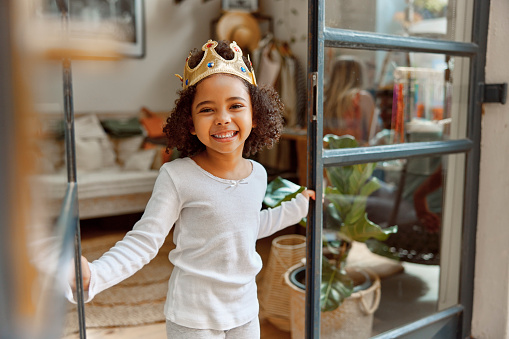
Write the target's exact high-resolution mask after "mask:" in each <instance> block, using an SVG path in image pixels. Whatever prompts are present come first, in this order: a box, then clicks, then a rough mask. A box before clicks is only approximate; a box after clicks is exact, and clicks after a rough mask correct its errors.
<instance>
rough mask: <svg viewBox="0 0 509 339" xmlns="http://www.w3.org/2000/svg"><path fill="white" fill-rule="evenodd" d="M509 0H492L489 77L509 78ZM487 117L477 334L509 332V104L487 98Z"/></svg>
mask: <svg viewBox="0 0 509 339" xmlns="http://www.w3.org/2000/svg"><path fill="white" fill-rule="evenodd" d="M508 14H509V2H508V1H507V0H492V1H491V9H490V24H489V25H490V26H489V34H488V53H487V65H486V83H499V82H508V80H509V63H508V61H507V55H509V45H508V44H507V32H509V20H507V18H508ZM484 108H485V112H484V115H483V118H482V139H481V174H480V187H479V189H480V190H479V218H478V231H477V251H476V253H477V254H476V263H475V282H474V283H475V288H474V312H473V321H472V334H473V336H474V338H483V339H490V338H493V339H500V338H509V328H508V327H509V310H508V307H509V246H508V239H509V222H508V220H509V208H508V205H507V203H508V201H509V175H508V174H509V157H508V156H507V147H508V146H509V104H506V105H501V104H485V105H484Z"/></svg>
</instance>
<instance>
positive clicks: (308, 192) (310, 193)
mask: <svg viewBox="0 0 509 339" xmlns="http://www.w3.org/2000/svg"><path fill="white" fill-rule="evenodd" d="M302 195H303V196H305V197H306V199H308V200H309V198H311V199H313V200H315V198H316V194H315V191H313V190H304V191H302Z"/></svg>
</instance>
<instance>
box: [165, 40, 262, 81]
mask: <svg viewBox="0 0 509 339" xmlns="http://www.w3.org/2000/svg"><path fill="white" fill-rule="evenodd" d="M216 46H217V41H213V40H209V41H207V43H206V44H205V45H203V46H202V48H201V49H202V50H203V51H205V55H203V58H202V59H201V61H200V63H199V64H198V66H196V67H195V68H193V69H191V68H190V67H189V63H188V62H189V57H188V58H187V59H186V66H185V67H184V77H181V76H180V75H178V74H175V75H176V76H177V77H178V78H180V80H181V81H182V88H183V89H186V88H187V87H189V86H192V85H194V84H196V83H197V82H198V81H200V80H201V79H204V78H206V77H208V76H209V75H212V74H217V73H227V74H233V75H236V76H238V77H240V78H242V79H244V80H246V81H247V82H249V83H250V84H252V85H255V86H256V78H255V75H254V72H251V71H250V70H249V67H247V65H246V64H245V62H244V60H242V50H241V49H240V47H239V46H237V43H236V42H235V41H234V42H232V43H231V44H230V48H231V49H232V51H233V53H234V58H233V59H232V60H225V59H223V58H222V57H221V56H220V55H219V54H217V52H216V50H215V48H216ZM189 56H191V53H189ZM250 62H251V61H250ZM251 67H252V66H251Z"/></svg>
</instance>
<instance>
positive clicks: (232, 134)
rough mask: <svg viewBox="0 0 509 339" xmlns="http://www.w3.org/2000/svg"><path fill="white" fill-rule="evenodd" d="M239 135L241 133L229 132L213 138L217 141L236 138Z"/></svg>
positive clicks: (214, 135)
mask: <svg viewBox="0 0 509 339" xmlns="http://www.w3.org/2000/svg"><path fill="white" fill-rule="evenodd" d="M238 133H239V131H228V132H223V133H218V134H212V136H213V137H214V138H216V139H227V138H232V137H234V136H236V135H237V134H238Z"/></svg>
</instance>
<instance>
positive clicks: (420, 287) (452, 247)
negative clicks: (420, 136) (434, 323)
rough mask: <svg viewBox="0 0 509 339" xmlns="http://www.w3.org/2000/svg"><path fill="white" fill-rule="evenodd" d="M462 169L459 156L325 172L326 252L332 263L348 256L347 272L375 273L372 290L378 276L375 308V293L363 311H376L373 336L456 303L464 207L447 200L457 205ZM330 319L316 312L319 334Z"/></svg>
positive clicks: (391, 162)
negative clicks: (362, 271)
mask: <svg viewBox="0 0 509 339" xmlns="http://www.w3.org/2000/svg"><path fill="white" fill-rule="evenodd" d="M338 139H339V137H338ZM338 139H336V140H334V141H331V142H330V143H329V144H328V146H330V147H332V148H334V147H335V146H334V143H335V142H337V141H338ZM463 164H464V158H463V157H462V156H457V155H449V156H432V157H418V158H411V159H397V160H392V161H387V162H380V163H371V164H360V165H353V166H344V167H327V168H326V170H325V176H326V178H325V182H326V184H327V189H326V190H325V200H324V235H323V238H324V239H325V240H326V241H325V242H324V252H325V253H324V254H325V256H326V257H327V258H329V259H337V258H338V257H340V256H341V255H344V253H347V258H346V266H345V267H346V268H347V272H349V274H351V272H353V271H358V270H362V269H366V268H367V269H368V270H371V271H372V272H375V277H374V278H373V277H372V281H373V285H372V286H376V283H375V282H376V280H377V278H376V277H378V278H379V279H380V283H381V287H380V292H381V294H380V295H381V297H380V300H379V305H378V308H377V303H378V296H377V295H376V293H374V294H373V295H371V296H369V297H368V298H367V299H366V301H365V303H366V304H367V307H366V305H365V306H362V307H364V308H365V309H366V308H367V309H371V310H376V311H375V312H374V315H373V317H372V323H371V324H370V323H369V322H368V323H367V325H365V326H368V328H371V333H370V334H371V335H376V334H379V333H382V332H385V331H387V330H390V329H394V328H397V327H400V326H403V325H405V324H408V323H410V322H413V321H416V320H418V319H420V318H422V317H425V316H428V315H431V314H433V313H435V312H437V311H439V310H440V309H443V308H445V307H449V306H451V305H454V304H455V303H457V302H458V299H457V298H458V281H459V278H458V277H459V276H458V273H457V271H456V270H455V268H457V267H459V265H458V262H457V256H458V254H459V251H460V245H459V242H457V241H456V240H457V239H460V238H461V214H462V213H461V211H462V206H459V207H458V206H454V203H453V201H452V196H454V195H456V198H455V199H454V200H455V201H457V200H462V198H461V195H462V194H463V190H462V183H461V182H459V181H457V180H456V176H457V177H459V178H462V177H463V175H462V171H463V170H464V166H463ZM457 194H460V196H458V195H457ZM367 220H369V221H370V222H368V221H367ZM392 226H397V230H396V229H393V228H391V227H392ZM383 232H385V233H387V234H389V235H388V237H387V238H386V239H384V238H385V237H386V235H385V236H384V234H383ZM368 233H369V234H368ZM377 239H378V240H377ZM352 240H353V241H352ZM442 244H447V245H446V246H445V247H442ZM370 250H371V251H370ZM373 252H374V253H377V254H374V253H373ZM389 258H391V259H389ZM326 269H328V268H326V266H324V269H323V275H322V281H327V279H328V278H327V279H324V275H326V274H327V271H326ZM368 285H369V284H368ZM322 291H323V289H322ZM355 297H357V298H358V297H359V295H358V294H357V295H356V294H355V290H354V294H353V296H352V297H351V298H353V299H355ZM443 300H448V301H447V304H444V303H443ZM350 302H352V300H350V301H348V302H344V305H345V307H348V306H346V305H348V303H350ZM357 302H360V301H358V300H357ZM356 306H358V307H359V305H356ZM340 307H343V305H341V306H340ZM362 307H361V308H362ZM343 312H346V311H345V310H343ZM331 316H332V313H331V312H329V311H326V312H322V328H324V329H322V330H327V329H328V328H329V327H330V326H331V324H330V322H329V321H328V320H326V319H328V318H329V317H331ZM369 326H372V327H369ZM338 331H339V330H338Z"/></svg>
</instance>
